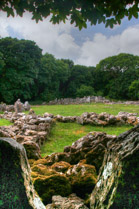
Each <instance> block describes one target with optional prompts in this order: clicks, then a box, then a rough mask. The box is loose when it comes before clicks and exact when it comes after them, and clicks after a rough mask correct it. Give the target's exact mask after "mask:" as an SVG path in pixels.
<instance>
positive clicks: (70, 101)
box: [48, 96, 109, 105]
mask: <svg viewBox="0 0 139 209" xmlns="http://www.w3.org/2000/svg"><path fill="white" fill-rule="evenodd" d="M91 102H109V100H106V98H104V97H101V96H87V97H83V98H75V99H72V98H64V99H55V100H53V101H50V102H49V103H48V105H56V104H58V105H59V104H63V105H68V104H82V103H91Z"/></svg>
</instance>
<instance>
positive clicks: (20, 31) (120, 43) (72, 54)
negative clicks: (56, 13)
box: [0, 12, 139, 66]
mask: <svg viewBox="0 0 139 209" xmlns="http://www.w3.org/2000/svg"><path fill="white" fill-rule="evenodd" d="M7 36H11V37H16V38H19V39H28V40H33V41H35V42H36V43H37V45H38V46H39V47H40V48H41V49H43V53H45V52H48V53H51V54H53V55H54V56H55V57H56V58H65V59H71V60H73V61H74V63H75V64H81V65H86V66H96V64H98V63H99V61H100V60H102V59H104V58H106V57H109V56H113V55H117V54H119V53H121V52H124V53H131V54H134V55H138V56H139V22H138V20H137V19H134V18H133V19H132V20H130V21H128V20H127V19H126V18H125V19H124V20H123V21H122V24H121V25H120V26H119V25H117V26H115V27H114V28H113V29H110V28H105V27H104V25H103V24H100V25H97V26H90V25H89V24H88V27H87V29H83V30H81V31H79V29H78V28H75V27H74V26H73V25H70V24H69V22H66V24H64V23H60V24H59V25H52V23H50V22H49V19H45V20H44V21H43V22H39V23H36V22H35V21H34V20H31V16H30V14H29V13H26V14H24V17H22V18H21V17H14V18H13V17H8V18H7V17H6V14H5V13H3V12H1V13H0V37H2V38H3V37H7Z"/></svg>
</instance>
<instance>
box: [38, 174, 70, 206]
mask: <svg viewBox="0 0 139 209" xmlns="http://www.w3.org/2000/svg"><path fill="white" fill-rule="evenodd" d="M34 186H35V189H36V191H37V192H38V194H39V196H40V197H41V199H42V201H43V203H44V204H48V203H50V202H51V200H52V196H53V195H61V196H64V197H65V196H68V195H69V194H71V185H70V183H69V181H68V178H67V177H66V176H65V175H60V174H54V175H51V176H47V177H46V176H42V177H38V178H36V179H35V181H34Z"/></svg>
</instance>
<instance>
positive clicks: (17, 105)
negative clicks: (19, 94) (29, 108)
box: [14, 99, 24, 113]
mask: <svg viewBox="0 0 139 209" xmlns="http://www.w3.org/2000/svg"><path fill="white" fill-rule="evenodd" d="M14 109H15V112H16V113H19V112H23V111H24V106H23V103H22V102H21V101H20V99H18V100H17V101H16V102H15V104H14Z"/></svg>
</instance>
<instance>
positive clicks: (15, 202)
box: [0, 138, 45, 209]
mask: <svg viewBox="0 0 139 209" xmlns="http://www.w3.org/2000/svg"><path fill="white" fill-rule="evenodd" d="M12 208H14V209H44V208H45V206H44V205H43V204H42V202H41V200H40V198H39V197H38V196H37V195H36V192H35V190H34V187H33V184H32V181H31V177H30V167H29V164H28V161H27V156H26V152H25V149H24V147H23V146H22V145H21V144H19V143H17V142H16V141H15V140H13V139H10V138H0V209H12Z"/></svg>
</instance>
